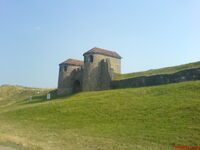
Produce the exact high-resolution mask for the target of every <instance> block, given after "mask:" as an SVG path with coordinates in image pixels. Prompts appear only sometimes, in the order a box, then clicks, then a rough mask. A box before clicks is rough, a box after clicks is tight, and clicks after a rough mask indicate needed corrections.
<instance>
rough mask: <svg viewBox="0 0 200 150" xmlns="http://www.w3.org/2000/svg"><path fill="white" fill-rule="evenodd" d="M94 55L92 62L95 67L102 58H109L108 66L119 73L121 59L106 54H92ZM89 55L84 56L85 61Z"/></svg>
mask: <svg viewBox="0 0 200 150" xmlns="http://www.w3.org/2000/svg"><path fill="white" fill-rule="evenodd" d="M92 55H93V57H94V62H93V66H94V67H97V66H98V63H99V62H100V61H101V60H103V59H105V60H106V59H110V66H111V68H112V69H113V71H114V72H115V73H121V59H119V58H114V57H109V56H106V55H102V54H92ZM89 56H90V55H86V56H85V57H84V60H85V62H88V61H89Z"/></svg>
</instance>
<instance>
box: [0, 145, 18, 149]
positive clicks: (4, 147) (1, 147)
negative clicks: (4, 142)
mask: <svg viewBox="0 0 200 150" xmlns="http://www.w3.org/2000/svg"><path fill="white" fill-rule="evenodd" d="M0 150H17V149H15V148H12V147H8V146H1V145H0Z"/></svg>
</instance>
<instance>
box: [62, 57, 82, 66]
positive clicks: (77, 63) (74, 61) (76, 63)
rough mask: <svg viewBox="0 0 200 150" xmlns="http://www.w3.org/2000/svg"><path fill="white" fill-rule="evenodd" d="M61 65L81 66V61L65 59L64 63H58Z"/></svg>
mask: <svg viewBox="0 0 200 150" xmlns="http://www.w3.org/2000/svg"><path fill="white" fill-rule="evenodd" d="M63 64H68V65H77V66H82V65H83V61H81V60H76V59H67V60H66V61H64V62H62V63H60V65H63Z"/></svg>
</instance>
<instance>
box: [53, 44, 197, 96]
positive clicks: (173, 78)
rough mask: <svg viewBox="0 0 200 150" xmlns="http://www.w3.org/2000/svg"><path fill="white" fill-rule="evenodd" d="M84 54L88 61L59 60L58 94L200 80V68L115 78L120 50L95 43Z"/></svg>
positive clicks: (119, 63)
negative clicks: (120, 78)
mask: <svg viewBox="0 0 200 150" xmlns="http://www.w3.org/2000/svg"><path fill="white" fill-rule="evenodd" d="M83 56H84V61H80V60H75V59H68V60H66V61H64V62H62V63H61V64H59V67H60V69H59V80H58V90H57V94H58V95H65V94H71V93H77V92H81V91H97V90H108V89H118V88H132V87H142V86H154V85H161V84H169V83H177V82H183V81H192V80H200V68H192V69H185V70H181V71H179V72H175V73H172V74H159V75H152V76H141V77H133V78H128V79H122V80H113V77H114V74H115V73H121V56H120V55H119V54H117V53H116V52H114V51H109V50H105V49H101V48H97V47H94V48H92V49H91V50H89V51H87V52H86V53H84V54H83Z"/></svg>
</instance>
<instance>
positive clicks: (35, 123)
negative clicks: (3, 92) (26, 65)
mask: <svg viewBox="0 0 200 150" xmlns="http://www.w3.org/2000/svg"><path fill="white" fill-rule="evenodd" d="M199 116H200V81H190V82H182V83H176V84H168V85H162V86H154V87H143V88H129V89H118V90H107V91H97V92H82V93H79V94H75V95H70V96H65V97H57V98H55V99H53V100H51V101H46V99H45V98H44V97H36V98H35V99H33V100H32V101H27V100H24V101H20V102H18V103H14V104H12V105H9V106H6V107H4V108H2V109H0V122H1V126H0V142H1V143H2V142H3V143H6V144H11V145H15V146H16V145H17V146H19V147H23V148H26V149H28V150H55V149H56V150H77V149H78V150H108V149H109V150H146V149H148V150H171V149H173V147H174V146H183V145H186V146H198V145H200V134H199V133H200V126H199V124H200V118H199Z"/></svg>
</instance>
